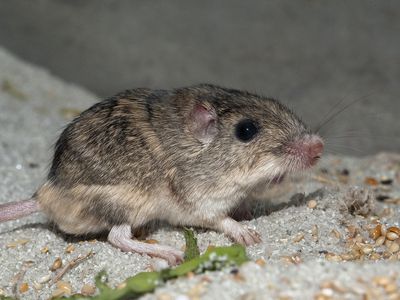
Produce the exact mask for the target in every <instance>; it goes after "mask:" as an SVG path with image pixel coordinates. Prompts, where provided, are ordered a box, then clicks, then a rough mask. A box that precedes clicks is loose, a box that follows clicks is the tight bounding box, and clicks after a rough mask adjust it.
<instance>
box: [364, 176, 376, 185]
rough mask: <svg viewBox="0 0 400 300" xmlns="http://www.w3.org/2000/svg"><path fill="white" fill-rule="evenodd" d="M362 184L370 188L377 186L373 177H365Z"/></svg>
mask: <svg viewBox="0 0 400 300" xmlns="http://www.w3.org/2000/svg"><path fill="white" fill-rule="evenodd" d="M364 183H365V184H368V185H372V186H377V185H378V184H379V182H378V180H376V179H375V178H373V177H366V178H365V179H364Z"/></svg>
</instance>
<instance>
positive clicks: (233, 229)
mask: <svg viewBox="0 0 400 300" xmlns="http://www.w3.org/2000/svg"><path fill="white" fill-rule="evenodd" d="M219 229H220V230H221V231H222V232H224V233H225V234H226V235H228V236H229V237H231V238H232V239H233V240H234V241H235V242H236V243H239V244H242V245H244V246H251V245H254V244H257V243H260V242H261V235H260V234H259V233H258V232H257V231H255V230H254V229H251V228H248V227H245V226H243V225H242V224H240V223H238V222H236V221H234V220H233V219H231V218H226V219H224V220H222V221H221V223H220V224H219Z"/></svg>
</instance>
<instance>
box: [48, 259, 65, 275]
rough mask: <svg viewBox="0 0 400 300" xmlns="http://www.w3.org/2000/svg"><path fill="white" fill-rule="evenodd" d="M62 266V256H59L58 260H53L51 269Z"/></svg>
mask: <svg viewBox="0 0 400 300" xmlns="http://www.w3.org/2000/svg"><path fill="white" fill-rule="evenodd" d="M61 267H62V260H61V258H59V257H57V258H56V260H55V261H54V262H53V265H52V266H51V267H50V271H53V272H54V271H55V270H58V269H59V268H61Z"/></svg>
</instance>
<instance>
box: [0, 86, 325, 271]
mask: <svg viewBox="0 0 400 300" xmlns="http://www.w3.org/2000/svg"><path fill="white" fill-rule="evenodd" d="M322 151H323V141H322V139H321V138H320V137H319V136H317V135H315V134H312V133H311V131H310V130H309V129H308V128H307V126H306V125H305V124H304V123H303V122H302V121H301V120H300V119H299V118H298V117H297V116H296V115H295V114H294V113H293V112H292V111H291V110H289V109H288V108H287V107H285V106H284V105H282V104H281V103H280V102H278V101H276V100H274V99H270V98H266V97H262V96H258V95H255V94H251V93H248V92H245V91H239V90H234V89H226V88H222V87H218V86H215V85H210V84H201V85H196V86H192V87H187V88H180V89H175V90H152V89H142V88H139V89H133V90H127V91H125V92H123V93H120V94H117V95H116V96H114V97H111V98H109V99H106V100H104V101H102V102H99V103H97V104H95V105H93V106H92V107H90V108H89V109H88V110H86V111H84V112H82V113H81V114H80V115H79V116H78V117H77V118H75V119H74V120H73V121H72V122H71V123H70V124H69V125H68V126H67V127H66V128H65V129H64V131H63V132H62V134H61V136H60V137H59V139H58V141H57V143H56V146H55V154H54V158H53V161H52V165H51V168H50V171H49V175H48V178H47V181H46V182H45V183H44V184H43V185H42V186H41V187H40V188H39V189H38V190H37V191H36V192H35V194H34V195H33V197H32V199H31V200H28V201H27V202H25V204H24V206H23V207H24V208H25V209H26V212H29V213H31V212H33V211H36V210H41V211H43V212H44V213H45V214H46V215H47V216H48V217H49V219H50V220H51V221H53V222H54V223H55V224H57V225H58V227H59V228H60V229H61V230H62V231H64V232H66V233H69V234H76V235H81V234H88V233H96V232H100V231H104V230H107V231H109V235H108V240H109V241H110V243H112V244H113V245H114V246H116V247H118V248H120V249H122V250H124V251H135V252H139V253H145V254H148V255H151V256H157V257H161V258H164V259H166V260H168V262H169V263H170V264H176V263H178V262H180V261H181V260H182V258H183V253H182V252H181V251H180V250H177V249H174V248H172V247H168V246H164V245H158V244H146V243H143V242H139V241H137V240H135V239H132V233H131V230H132V228H137V227H140V226H143V225H145V224H146V223H148V222H150V221H153V220H164V221H167V222H169V223H170V224H172V225H179V226H199V227H204V228H210V229H214V230H217V231H221V232H224V233H225V234H226V235H228V236H229V237H231V238H232V239H233V240H234V241H235V242H238V243H241V244H244V245H252V244H254V243H258V242H260V235H259V234H258V233H257V232H256V231H254V230H251V229H249V228H246V227H245V226H243V225H241V224H240V223H238V222H236V221H234V220H233V219H231V218H230V217H229V214H230V213H231V212H232V211H233V210H234V209H235V208H237V207H238V206H239V205H240V203H241V201H243V199H245V197H246V196H247V195H248V194H249V193H250V192H251V191H252V190H253V189H254V188H255V187H256V186H259V185H260V184H268V183H272V182H276V181H279V180H280V178H282V177H284V176H285V175H286V174H287V173H290V172H294V171H298V170H304V169H308V168H309V167H311V166H313V165H314V164H315V163H316V162H317V161H318V159H319V157H320V156H321V154H322ZM11 207H14V211H16V212H17V211H20V215H21V214H23V212H24V208H23V207H22V206H21V209H18V207H16V206H12V205H11V206H10V205H9V206H8V212H9V211H12V209H11ZM5 210H6V209H5V208H4V207H3V208H0V220H2V214H3V215H4V214H5V213H4V211H5ZM2 211H3V213H2ZM21 211H22V213H21ZM16 214H17V213H16ZM9 215H10V213H9ZM11 215H12V213H11ZM20 215H18V217H19V216H20ZM5 219H6V218H5V217H3V221H4V220H5Z"/></svg>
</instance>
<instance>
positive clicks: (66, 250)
mask: <svg viewBox="0 0 400 300" xmlns="http://www.w3.org/2000/svg"><path fill="white" fill-rule="evenodd" d="M74 251H75V246H74V245H73V244H69V245H68V246H67V248H66V249H65V253H72V252H74Z"/></svg>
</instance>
